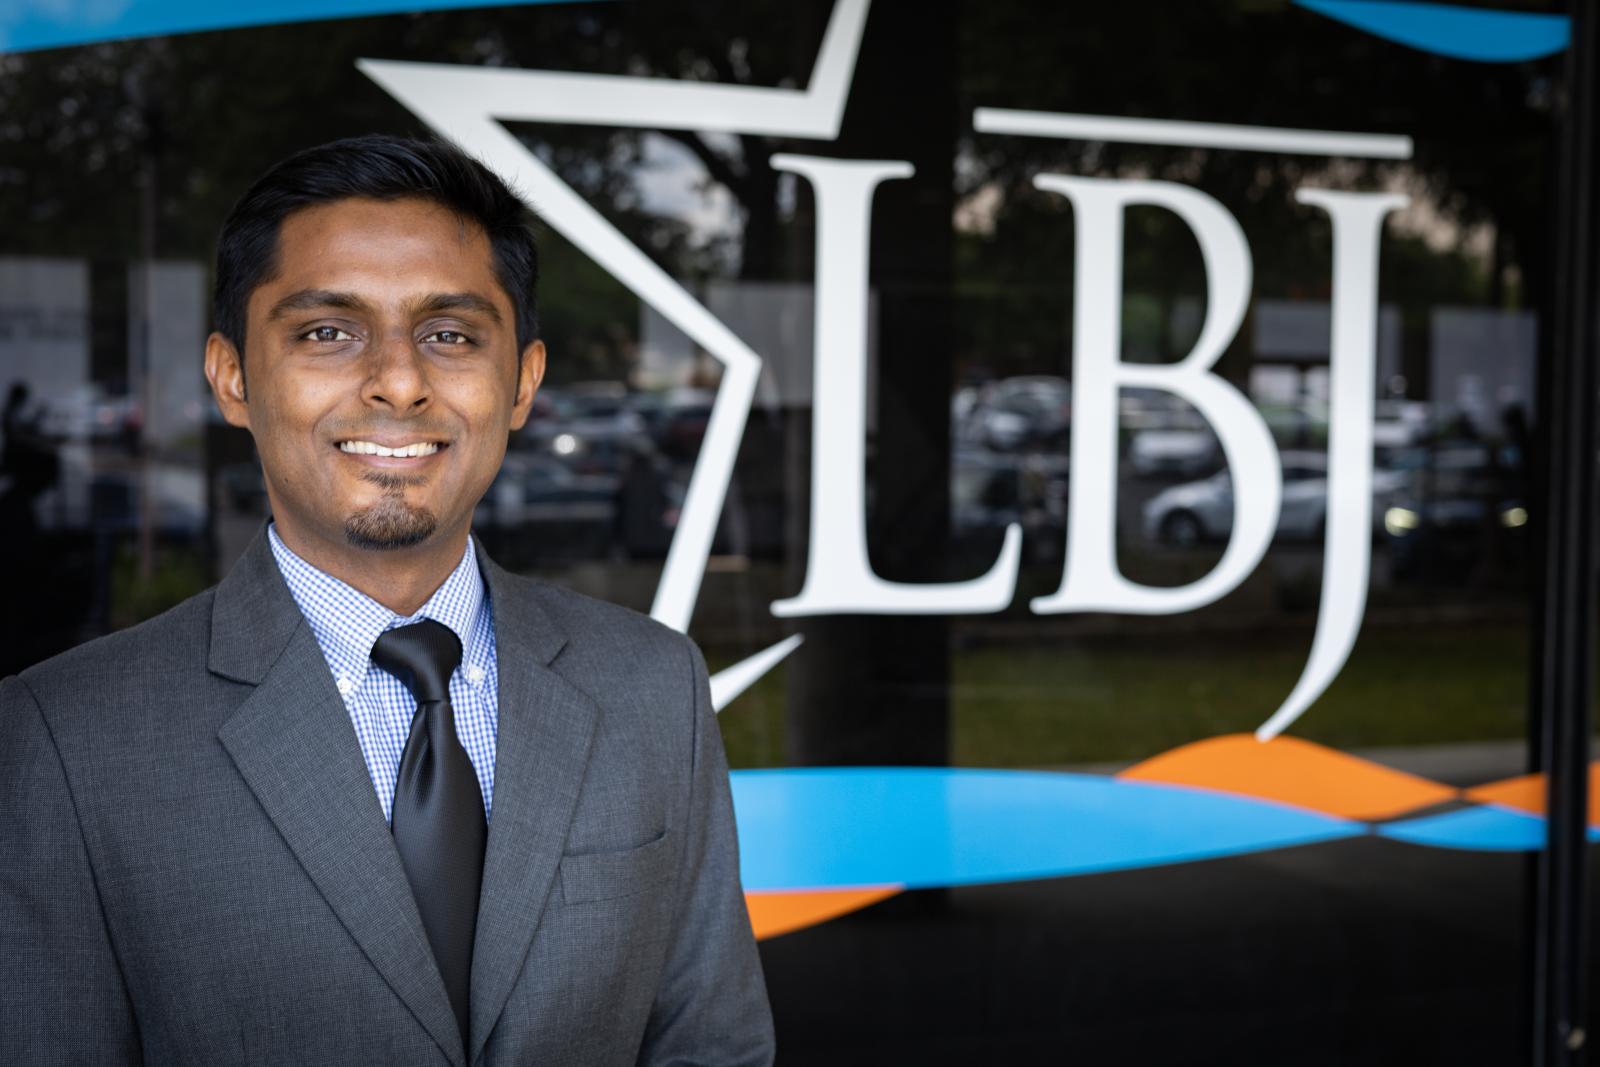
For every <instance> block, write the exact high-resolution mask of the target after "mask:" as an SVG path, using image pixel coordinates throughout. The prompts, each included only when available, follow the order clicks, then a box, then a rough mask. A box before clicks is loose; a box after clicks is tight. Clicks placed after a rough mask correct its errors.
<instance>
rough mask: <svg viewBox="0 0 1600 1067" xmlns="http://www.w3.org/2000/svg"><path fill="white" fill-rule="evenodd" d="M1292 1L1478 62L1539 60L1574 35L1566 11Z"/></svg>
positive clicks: (1365, 0) (1372, 0) (1384, 0)
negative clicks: (1563, 13)
mask: <svg viewBox="0 0 1600 1067" xmlns="http://www.w3.org/2000/svg"><path fill="white" fill-rule="evenodd" d="M1294 2H1295V3H1297V4H1298V5H1300V6H1301V7H1303V8H1307V9H1309V10H1311V11H1315V12H1316V13H1317V14H1319V15H1326V16H1327V17H1329V18H1331V19H1337V20H1339V21H1340V22H1343V23H1345V24H1346V25H1349V26H1354V27H1355V28H1356V29H1359V30H1365V31H1366V32H1368V33H1371V34H1375V35H1376V36H1378V37H1382V38H1384V39H1385V40H1389V41H1395V42H1397V43H1399V44H1404V45H1409V46H1410V47H1412V48H1417V49H1421V50H1422V51H1424V52H1432V53H1434V54H1435V55H1441V56H1449V57H1451V58H1453V59H1471V60H1476V61H1478V62H1480V63H1519V62H1522V61H1524V60H1529V59H1542V58H1543V57H1545V56H1549V55H1554V54H1555V53H1557V52H1560V51H1562V50H1564V49H1565V48H1566V47H1567V42H1568V41H1569V40H1570V39H1571V36H1572V25H1571V20H1570V19H1568V18H1567V17H1566V16H1565V15H1541V14H1535V13H1530V12H1523V11H1491V10H1487V9H1485V8H1477V7H1457V6H1454V5H1451V4H1412V3H1390V2H1388V0H1294Z"/></svg>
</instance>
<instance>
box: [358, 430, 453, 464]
mask: <svg viewBox="0 0 1600 1067" xmlns="http://www.w3.org/2000/svg"><path fill="white" fill-rule="evenodd" d="M335 444H336V446H337V447H338V449H339V451H340V452H343V453H344V454H345V455H347V456H351V457H353V458H354V459H356V460H357V461H358V462H361V463H364V464H366V465H368V466H378V467H416V466H421V465H422V464H424V463H426V462H427V461H428V460H429V459H430V458H432V457H433V456H436V455H438V454H439V453H440V452H442V451H444V450H445V449H446V448H449V447H450V445H449V442H446V441H389V442H382V441H371V440H367V439H365V438H359V437H354V438H350V439H348V440H344V441H338V442H335Z"/></svg>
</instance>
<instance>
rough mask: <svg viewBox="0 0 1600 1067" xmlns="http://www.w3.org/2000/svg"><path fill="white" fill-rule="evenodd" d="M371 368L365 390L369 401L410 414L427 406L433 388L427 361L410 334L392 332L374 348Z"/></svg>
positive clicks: (366, 398) (399, 412)
mask: <svg viewBox="0 0 1600 1067" xmlns="http://www.w3.org/2000/svg"><path fill="white" fill-rule="evenodd" d="M370 359H371V361H372V366H371V372H370V373H369V374H368V375H367V380H366V383H365V386H364V390H363V398H364V399H365V400H366V402H367V403H368V404H370V405H373V406H377V407H385V408H388V409H389V410H390V411H391V412H393V413H394V414H396V415H408V414H413V413H415V412H418V411H421V410H423V409H425V408H426V407H427V406H428V403H429V401H430V400H431V399H432V395H433V391H432V388H431V386H430V384H429V381H428V365H427V363H426V362H425V361H424V359H423V357H422V353H421V352H419V351H417V347H416V346H415V345H414V344H412V343H411V339H410V338H409V337H403V336H399V337H397V336H390V337H388V338H385V339H384V341H383V342H382V343H381V344H379V345H376V346H374V347H373V348H372V350H371V353H370Z"/></svg>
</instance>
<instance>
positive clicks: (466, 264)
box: [206, 199, 544, 553]
mask: <svg viewBox="0 0 1600 1067" xmlns="http://www.w3.org/2000/svg"><path fill="white" fill-rule="evenodd" d="M277 267H278V269H277V273H276V275H275V277H273V278H272V280H270V281H268V282H266V283H264V284H263V285H261V286H259V287H258V288H257V289H256V290H255V291H254V292H253V293H251V294H250V299H249V304H248V308H247V323H248V326H247V332H246V337H245V357H244V358H245V372H246V373H245V377H244V378H243V379H241V380H238V381H235V379H234V376H233V375H232V374H231V372H230V369H229V358H230V354H231V353H232V346H231V345H228V344H227V342H226V341H225V340H224V339H222V338H221V337H220V336H218V335H213V336H212V338H211V341H210V342H209V343H208V345H207V351H206V364H207V367H206V369H207V376H208V377H210V378H211V380H212V385H213V389H214V390H215V391H216V393H217V400H218V403H219V404H220V405H221V407H222V411H223V415H224V417H226V418H227V419H228V421H229V422H231V423H233V424H235V425H238V426H244V427H247V428H248V429H249V430H250V432H251V434H252V435H253V436H254V437H255V442H256V449H257V451H258V452H259V453H260V456H261V466H262V470H263V472H264V474H265V477H266V485H267V496H268V498H269V499H270V501H271V503H272V513H273V518H274V521H275V522H276V523H277V524H278V527H279V530H280V533H281V534H282V535H283V536H284V537H285V539H286V540H288V541H289V542H290V544H291V546H293V545H295V544H296V543H299V544H300V545H303V546H305V548H307V549H310V550H313V551H317V552H319V553H320V552H322V551H330V550H331V551H334V552H348V551H349V547H350V546H354V547H355V548H358V549H398V548H406V547H409V546H412V545H419V544H423V543H427V542H429V541H430V540H431V539H436V538H441V537H442V538H450V539H451V540H454V535H456V534H459V533H461V532H463V531H465V530H466V529H467V528H468V527H469V526H470V524H471V519H472V511H473V508H474V507H475V506H476V504H477V502H478V500H479V498H480V497H482V496H483V494H484V492H485V491H486V490H487V489H488V487H489V483H490V482H491V481H493V480H494V476H495V472H496V471H498V470H499V468H500V464H501V461H502V460H503V459H504V458H505V449H506V439H507V436H508V434H509V433H510V431H512V430H514V429H517V428H520V427H521V426H522V425H523V423H524V422H526V421H527V418H528V411H529V408H530V407H531V406H532V404H533V394H534V390H535V389H536V388H537V387H538V383H539V377H540V375H541V374H542V373H543V369H544V346H543V345H541V344H539V343H537V342H535V343H533V344H530V345H529V346H528V348H527V349H526V350H525V351H523V352H522V353H518V351H517V347H516V326H515V322H516V319H515V315H514V313H513V308H512V305H511V301H510V298H509V297H508V296H507V295H506V293H505V291H504V290H503V289H502V288H501V287H500V283H499V281H498V279H497V278H496V276H495V273H494V267H493V260H492V253H491V249H490V245H489V240H488V237H487V236H486V235H485V234H484V233H483V231H482V230H481V229H480V228H478V227H477V226H475V225H473V224H471V223H469V222H464V221H463V220H461V219H460V218H459V217H458V216H456V215H455V214H454V213H452V212H451V211H449V210H448V209H446V208H444V207H441V206H439V205H437V204H434V203H431V202H429V201H425V200H395V201H376V200H366V199H348V200H340V201H336V202H333V203H329V204H322V205H318V206H316V207H310V208H305V209H302V210H300V211H297V212H295V213H294V214H292V215H290V216H289V217H288V218H287V219H285V220H284V222H283V225H282V227H281V228H280V231H279V236H278V264H277ZM246 381H247V382H248V392H247V393H246V392H245V389H244V384H245V382H246Z"/></svg>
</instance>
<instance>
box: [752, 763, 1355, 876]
mask: <svg viewBox="0 0 1600 1067" xmlns="http://www.w3.org/2000/svg"><path fill="white" fill-rule="evenodd" d="M732 783H733V804H734V810H735V813H736V815H737V818H738V822H739V848H740V859H741V874H742V876H743V879H744V887H745V889H747V890H756V891H760V890H783V889H830V888H846V887H851V886H873V885H901V886H905V887H906V888H909V889H917V888H927V887H933V886H949V885H970V884H977V883H986V882H1006V881H1017V880H1021V879H1029V878H1054V877H1060V876H1063V875H1074V874H1088V873H1092V872H1095V871H1114V870H1123V869H1126V868H1130V867H1146V866H1152V865H1155V864H1164V863H1182V862H1185V861H1189V860H1199V859H1208V858H1213V857H1218V856H1231V855H1236V854H1238V853H1242V852H1254V851H1260V850H1263V849H1271V848H1285V847H1290V846H1295V845H1305V844H1311V843H1314V842H1318V841H1330V840H1336V839H1339V838H1345V837H1351V836H1355V835H1359V834H1364V833H1366V832H1367V826H1366V824H1364V823H1360V822H1353V821H1351V820H1348V819H1341V818H1337V817H1335V816H1331V815H1323V814H1321V813H1318V812H1312V811H1306V810H1303V809H1300V808H1293V807H1289V806H1287V805H1283V804H1277V803H1273V802H1270V801H1264V800H1257V799H1253V798H1245V797H1237V796H1232V795H1229V794H1225V793H1215V792H1210V791H1207V790H1200V789H1191V788H1186V787H1182V786H1170V785H1159V784H1155V783H1149V782H1132V781H1121V780H1118V779H1114V778H1105V777H1100V776H1097V775H1081V774H1063V773H1054V772H1045V771H1003V770H979V769H963V768H931V767H930V768H922V767H917V768H910V767H848V768H786V769H780V770H766V771H735V772H733V774H732Z"/></svg>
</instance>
